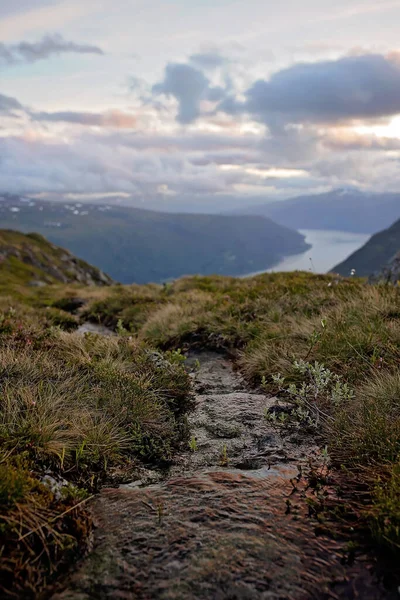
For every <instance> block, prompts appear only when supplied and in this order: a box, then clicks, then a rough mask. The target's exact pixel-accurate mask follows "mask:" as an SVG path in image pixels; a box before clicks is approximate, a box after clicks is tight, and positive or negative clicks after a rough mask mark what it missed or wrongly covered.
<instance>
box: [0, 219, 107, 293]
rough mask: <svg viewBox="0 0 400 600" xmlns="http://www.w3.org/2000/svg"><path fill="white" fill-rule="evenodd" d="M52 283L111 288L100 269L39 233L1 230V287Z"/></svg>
mask: <svg viewBox="0 0 400 600" xmlns="http://www.w3.org/2000/svg"><path fill="white" fill-rule="evenodd" d="M51 283H83V284H85V285H111V283H113V281H112V279H111V278H110V277H108V275H105V274H104V273H103V272H102V271H100V269H97V268H96V267H92V266H91V265H89V264H88V263H86V262H85V261H84V260H81V259H79V258H76V257H75V256H73V255H72V254H71V253H70V252H68V250H64V249H63V248H59V247H58V246H55V245H54V244H51V243H50V242H48V241H47V240H46V239H45V238H44V237H43V236H41V235H40V234H37V233H30V234H24V233H20V232H18V231H10V230H0V284H1V286H4V285H12V284H27V285H30V286H38V287H40V286H42V285H45V284H51Z"/></svg>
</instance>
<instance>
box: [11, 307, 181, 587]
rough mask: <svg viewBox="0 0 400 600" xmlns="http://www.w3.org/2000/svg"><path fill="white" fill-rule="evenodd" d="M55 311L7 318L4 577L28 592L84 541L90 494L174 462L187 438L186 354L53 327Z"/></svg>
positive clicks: (24, 310) (13, 313) (16, 311)
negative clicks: (173, 356)
mask: <svg viewBox="0 0 400 600" xmlns="http://www.w3.org/2000/svg"><path fill="white" fill-rule="evenodd" d="M47 313H48V311H46V310H44V311H43V316H36V317H35V315H34V314H31V313H30V311H29V310H28V309H27V308H26V307H25V308H22V309H20V310H19V309H18V307H17V308H16V309H14V310H13V311H8V312H6V313H3V314H2V315H0V323H2V326H1V328H0V329H1V331H2V332H1V338H0V339H1V344H0V389H1V393H0V532H1V535H2V547H3V554H4V557H5V559H4V560H2V561H1V566H0V580H1V582H2V584H1V585H2V590H3V593H4V594H6V593H10V589H11V587H13V588H14V589H15V590H20V592H21V593H23V594H25V596H24V597H27V596H29V594H31V595H34V594H35V589H40V588H41V587H43V586H44V585H45V584H46V583H47V582H48V578H49V577H51V575H52V573H53V571H54V570H55V568H56V565H59V564H60V561H61V563H62V560H65V556H66V554H68V552H70V551H72V550H73V549H74V548H77V547H78V545H79V542H80V540H81V538H82V537H83V530H85V529H87V528H88V520H87V517H86V516H85V513H84V512H82V511H79V510H78V509H77V508H74V506H75V505H76V504H80V502H81V501H82V495H83V496H84V495H85V493H87V494H91V493H94V492H96V491H97V490H98V489H99V488H100V486H101V485H103V484H104V483H106V482H107V483H111V484H112V483H113V482H115V481H118V480H121V479H123V478H127V477H129V478H132V477H133V478H134V477H135V471H136V472H137V471H138V470H139V469H140V465H141V464H149V463H157V464H158V465H161V464H163V463H168V461H170V460H171V458H172V456H173V454H174V452H175V451H176V450H177V449H178V448H179V447H180V446H181V445H182V444H187V442H188V439H189V438H188V432H187V429H186V425H185V418H184V415H185V412H186V411H187V409H188V407H189V405H190V402H191V398H190V383H189V377H188V375H187V373H186V372H185V370H184V368H183V366H182V365H181V364H180V363H179V361H174V362H170V361H169V360H167V358H165V357H164V356H163V355H162V354H161V353H159V352H157V351H154V350H150V349H148V348H147V347H146V346H144V345H142V344H140V343H139V342H136V341H133V340H131V339H128V338H127V337H116V338H106V337H100V336H97V335H90V334H87V335H86V336H84V337H82V336H79V335H78V334H76V333H68V332H65V331H62V330H60V329H59V328H58V327H51V326H48V324H47ZM66 316H68V315H66ZM49 473H50V474H51V481H53V483H54V482H55V483H56V486H55V487H56V490H54V489H50V488H49V487H48V485H45V481H46V477H47V476H48V474H49ZM57 482H60V485H59V486H58V487H59V490H58V491H57ZM67 483H69V484H72V485H70V486H68V485H66V484H67ZM67 492H68V493H67ZM60 494H61V495H60ZM66 511H67V512H66ZM60 515H64V516H60ZM31 563H32V564H31ZM27 565H30V566H29V569H28V567H27ZM22 590H23V592H22Z"/></svg>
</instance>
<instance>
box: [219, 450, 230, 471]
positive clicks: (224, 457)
mask: <svg viewBox="0 0 400 600" xmlns="http://www.w3.org/2000/svg"><path fill="white" fill-rule="evenodd" d="M219 464H220V465H221V467H227V466H228V464H229V458H228V448H227V447H226V444H224V445H223V446H222V450H221V454H220V457H219Z"/></svg>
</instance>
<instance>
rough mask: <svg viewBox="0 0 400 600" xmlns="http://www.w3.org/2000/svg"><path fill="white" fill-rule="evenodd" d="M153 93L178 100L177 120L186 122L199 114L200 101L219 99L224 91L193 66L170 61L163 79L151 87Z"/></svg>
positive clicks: (193, 119) (216, 100)
mask: <svg viewBox="0 0 400 600" xmlns="http://www.w3.org/2000/svg"><path fill="white" fill-rule="evenodd" d="M152 91H153V94H155V95H159V94H164V95H166V96H172V97H174V98H175V99H176V100H177V101H178V105H179V110H178V115H177V120H178V121H179V123H182V124H187V123H191V122H193V121H195V120H196V119H197V118H198V117H199V116H200V114H201V102H202V101H203V100H210V101H212V102H218V101H220V100H221V99H222V98H223V96H224V91H223V89H222V88H220V87H218V86H217V87H214V86H212V85H211V82H210V80H209V79H208V77H206V76H205V75H204V73H203V72H202V71H201V70H200V69H197V68H195V67H192V66H191V65H188V64H183V63H170V64H168V65H167V67H166V69H165V76H164V81H162V82H161V83H158V84H156V85H154V86H153V88H152Z"/></svg>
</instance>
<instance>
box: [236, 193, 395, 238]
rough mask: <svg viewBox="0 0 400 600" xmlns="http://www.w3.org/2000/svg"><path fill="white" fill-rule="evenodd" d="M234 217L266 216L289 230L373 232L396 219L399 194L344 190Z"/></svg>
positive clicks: (249, 209) (274, 204)
mask: <svg viewBox="0 0 400 600" xmlns="http://www.w3.org/2000/svg"><path fill="white" fill-rule="evenodd" d="M235 214H245V215H260V216H264V217H268V218H270V219H273V220H274V221H275V222H276V223H280V224H281V225H285V226H286V227H290V228H293V229H331V230H340V231H350V232H353V233H376V232H377V231H380V230H381V229H385V228H386V227H389V225H391V224H392V223H393V221H395V220H396V219H398V218H399V217H400V194H367V193H364V192H361V191H359V190H356V189H353V188H350V189H347V188H345V189H337V190H332V191H330V192H328V193H325V194H316V195H308V196H298V197H297V198H291V199H290V200H281V201H279V202H270V203H267V204H262V205H259V206H250V207H246V208H243V209H241V210H240V211H235Z"/></svg>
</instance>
